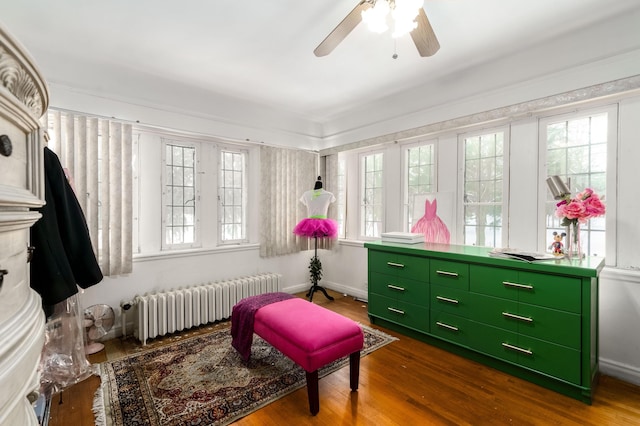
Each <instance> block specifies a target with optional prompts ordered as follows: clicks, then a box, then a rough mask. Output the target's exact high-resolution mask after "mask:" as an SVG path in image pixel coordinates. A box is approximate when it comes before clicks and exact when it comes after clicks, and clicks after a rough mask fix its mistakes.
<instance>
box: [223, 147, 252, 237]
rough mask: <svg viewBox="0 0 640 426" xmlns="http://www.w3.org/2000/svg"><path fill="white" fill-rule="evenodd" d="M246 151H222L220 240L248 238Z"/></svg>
mask: <svg viewBox="0 0 640 426" xmlns="http://www.w3.org/2000/svg"><path fill="white" fill-rule="evenodd" d="M246 157H247V154H246V152H243V151H230V150H225V149H222V150H221V151H220V181H219V182H220V187H219V190H218V201H219V211H220V220H219V222H220V242H221V243H232V242H241V241H245V240H246V217H247V215H246V205H247V196H246V185H247V183H246Z"/></svg>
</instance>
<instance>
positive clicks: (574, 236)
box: [565, 222, 584, 259]
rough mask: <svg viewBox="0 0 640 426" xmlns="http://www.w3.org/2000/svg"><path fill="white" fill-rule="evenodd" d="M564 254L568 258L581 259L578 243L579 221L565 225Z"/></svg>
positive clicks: (580, 246)
mask: <svg viewBox="0 0 640 426" xmlns="http://www.w3.org/2000/svg"><path fill="white" fill-rule="evenodd" d="M565 255H566V256H567V257H568V258H569V259H582V258H583V257H584V253H582V244H581V243H580V222H576V223H571V224H569V226H567V250H566V251H565Z"/></svg>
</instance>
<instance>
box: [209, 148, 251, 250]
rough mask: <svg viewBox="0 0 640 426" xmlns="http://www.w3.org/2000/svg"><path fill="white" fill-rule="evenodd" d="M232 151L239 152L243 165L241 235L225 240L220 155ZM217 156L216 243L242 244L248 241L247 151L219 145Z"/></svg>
mask: <svg viewBox="0 0 640 426" xmlns="http://www.w3.org/2000/svg"><path fill="white" fill-rule="evenodd" d="M227 152H229V153H232V154H236V155H237V154H239V155H241V156H242V162H243V167H242V171H241V173H242V187H241V188H240V189H241V192H242V194H241V209H242V213H241V216H242V218H241V223H240V225H241V229H242V231H241V236H240V238H235V239H229V240H225V239H223V235H224V232H223V230H222V229H223V227H224V226H225V224H226V223H225V221H224V217H225V216H224V206H223V204H222V203H223V199H224V195H223V191H225V188H224V184H225V182H224V176H223V175H222V173H223V169H222V156H223V155H224V153H227ZM216 154H217V158H218V162H217V172H218V176H219V177H218V196H217V200H218V229H217V231H218V232H217V233H218V244H219V245H228V244H242V243H246V242H248V241H249V240H248V236H247V217H248V214H247V211H248V205H247V200H248V196H247V193H248V187H247V185H248V167H247V165H248V163H249V152H248V150H246V149H239V148H237V147H233V148H232V147H226V146H221V147H219V148H218V150H217V153H216Z"/></svg>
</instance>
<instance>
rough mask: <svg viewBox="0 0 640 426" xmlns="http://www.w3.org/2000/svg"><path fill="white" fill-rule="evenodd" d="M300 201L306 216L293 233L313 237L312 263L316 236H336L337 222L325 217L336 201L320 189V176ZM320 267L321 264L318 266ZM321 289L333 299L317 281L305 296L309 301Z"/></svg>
mask: <svg viewBox="0 0 640 426" xmlns="http://www.w3.org/2000/svg"><path fill="white" fill-rule="evenodd" d="M300 201H301V202H302V204H304V205H305V206H306V207H307V217H306V218H305V219H302V220H301V221H300V222H298V224H297V225H296V227H295V228H294V229H293V233H294V234H296V235H297V236H299V237H304V238H313V239H314V243H315V251H314V256H313V258H312V259H311V262H312V264H313V263H314V262H316V263H317V264H319V260H318V238H336V237H337V236H338V225H337V223H336V222H335V221H334V220H332V219H328V218H327V210H328V209H329V204H331V203H333V202H335V201H336V197H335V196H334V195H333V194H332V193H331V192H328V191H325V190H324V189H322V178H321V177H320V176H318V180H317V181H316V183H315V186H314V188H313V190H309V191H306V192H305V193H304V194H302V197H300ZM320 267H321V266H320ZM318 290H319V291H321V292H322V293H323V294H324V295H325V296H326V298H327V299H329V300H333V297H331V296H329V294H328V293H327V291H326V290H325V289H324V288H323V287H322V286H319V285H318V283H317V281H316V282H313V283H312V286H311V288H310V289H309V292H308V293H307V297H309V301H311V300H312V299H313V293H314V292H316V291H318Z"/></svg>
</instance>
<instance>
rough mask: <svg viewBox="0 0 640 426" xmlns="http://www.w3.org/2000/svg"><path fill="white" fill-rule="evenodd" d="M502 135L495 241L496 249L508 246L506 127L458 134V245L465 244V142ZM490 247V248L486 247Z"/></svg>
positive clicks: (507, 134)
mask: <svg viewBox="0 0 640 426" xmlns="http://www.w3.org/2000/svg"><path fill="white" fill-rule="evenodd" d="M497 133H503V135H504V138H503V147H502V159H503V161H502V214H501V228H502V230H501V238H500V241H495V245H496V247H506V246H508V244H509V198H510V197H509V163H510V161H509V158H510V156H509V149H510V148H509V146H510V140H511V135H510V128H509V127H508V126H501V127H493V128H485V129H481V130H478V131H474V132H470V133H465V134H460V135H458V144H459V145H458V146H459V152H460V155H459V161H460V166H459V176H458V182H459V184H458V197H459V198H458V200H459V204H458V205H459V209H458V226H457V229H458V235H459V236H460V237H459V238H460V242H459V244H466V242H465V227H466V224H465V218H464V216H465V200H464V197H465V193H466V191H465V183H466V182H465V165H466V155H465V141H466V140H467V139H469V138H473V137H478V136H484V135H491V134H497ZM487 247H490V246H487Z"/></svg>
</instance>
